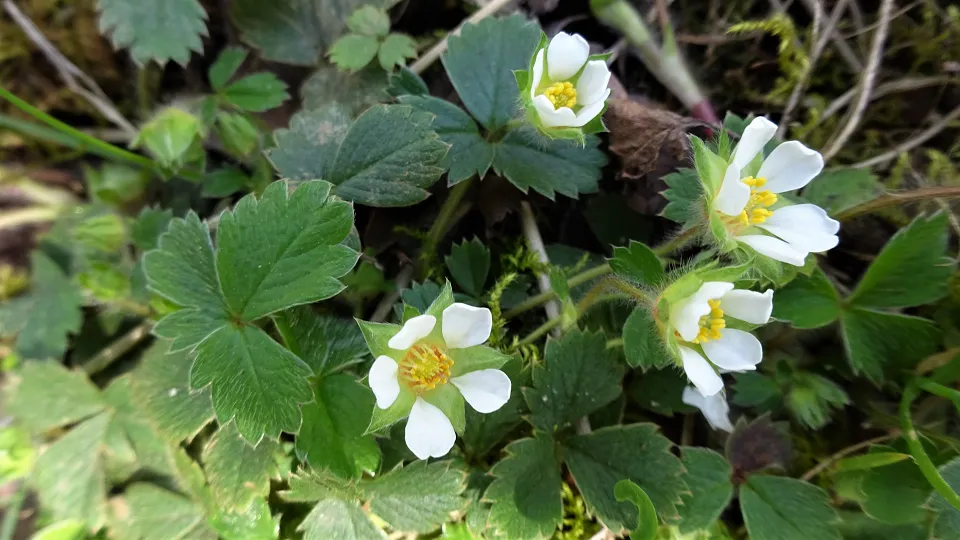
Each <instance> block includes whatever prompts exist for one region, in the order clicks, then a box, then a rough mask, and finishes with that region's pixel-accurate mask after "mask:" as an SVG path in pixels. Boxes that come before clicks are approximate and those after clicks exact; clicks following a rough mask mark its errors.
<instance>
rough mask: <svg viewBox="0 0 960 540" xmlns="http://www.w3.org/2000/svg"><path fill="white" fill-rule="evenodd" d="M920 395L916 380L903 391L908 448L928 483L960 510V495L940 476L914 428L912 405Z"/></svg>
mask: <svg viewBox="0 0 960 540" xmlns="http://www.w3.org/2000/svg"><path fill="white" fill-rule="evenodd" d="M919 394H920V387H919V385H918V382H917V381H916V380H911V381H910V382H909V383H908V384H907V387H906V388H905V389H904V391H903V398H901V400H900V426H901V427H902V428H903V437H904V438H905V439H906V440H907V446H908V447H909V448H910V455H912V456H913V460H914V462H916V464H917V467H919V468H920V472H922V473H923V476H924V477H925V478H926V479H927V482H929V483H930V485H931V486H933V489H934V490H936V492H937V493H939V494H940V496H941V497H943V498H944V499H946V500H947V502H948V503H950V505H951V506H953V507H954V508H956V509H957V510H960V495H957V493H956V492H954V491H953V488H952V487H950V484H948V483H947V481H946V480H944V479H943V477H942V476H940V472H939V471H937V466H936V465H934V463H933V461H932V460H931V459H930V456H928V455H927V452H926V451H925V450H924V449H923V443H922V442H921V441H920V436H919V435H917V430H916V428H914V426H913V420H912V419H911V418H910V405H912V404H913V401H914V400H915V399H917V396H918V395H919Z"/></svg>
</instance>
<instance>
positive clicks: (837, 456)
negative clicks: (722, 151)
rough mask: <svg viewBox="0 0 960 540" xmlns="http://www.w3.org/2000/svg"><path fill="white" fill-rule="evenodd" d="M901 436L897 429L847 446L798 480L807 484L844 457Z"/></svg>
mask: <svg viewBox="0 0 960 540" xmlns="http://www.w3.org/2000/svg"><path fill="white" fill-rule="evenodd" d="M902 434H903V432H902V431H900V430H899V429H895V430H893V431H891V432H890V433H887V434H886V435H881V436H879V437H874V438H872V439H867V440H865V441H862V442H859V443H857V444H854V445H852V446H848V447H846V448H844V449H842V450H840V451H839V452H836V453H834V454H832V455H830V457H828V458H826V459H824V460H823V461H821V462H820V463H817V465H816V466H815V467H813V468H812V469H810V470H809V471H807V472H805V473H803V476H801V477H800V479H801V480H803V481H804V482H809V481H810V480H813V479H814V478H815V477H816V476H817V475H818V474H820V473H822V472H823V471H825V470H827V469H828V468H829V467H830V466H831V465H833V464H834V463H836V462H837V461H840V460H841V459H843V458H845V457H846V456H849V455H850V454H854V453H857V452H859V451H860V450H863V449H864V448H869V447H870V446H873V445H874V444H878V443H882V442H885V441H889V440H890V439H896V438H897V437H899V436H900V435H902Z"/></svg>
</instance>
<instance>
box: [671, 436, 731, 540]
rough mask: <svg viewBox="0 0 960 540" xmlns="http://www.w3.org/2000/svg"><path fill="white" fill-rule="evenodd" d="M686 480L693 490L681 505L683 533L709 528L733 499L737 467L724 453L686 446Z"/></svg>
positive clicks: (678, 509) (684, 452) (684, 475)
mask: <svg viewBox="0 0 960 540" xmlns="http://www.w3.org/2000/svg"><path fill="white" fill-rule="evenodd" d="M683 467H684V469H686V472H685V473H684V474H683V481H684V482H686V484H687V487H688V488H689V489H690V492H689V493H684V494H683V495H681V497H682V498H683V504H682V505H680V506H678V507H677V511H678V512H679V513H680V519H679V520H678V522H677V524H678V525H679V526H680V532H681V533H683V534H689V533H692V532H694V531H698V530H700V529H708V528H710V526H711V525H713V523H714V522H715V521H717V519H719V518H720V514H721V513H723V510H724V509H725V508H726V507H727V505H728V504H730V499H732V498H733V484H732V483H731V480H730V479H731V476H732V474H733V467H731V466H730V463H728V462H727V460H726V459H724V457H723V456H721V455H720V454H718V453H716V452H714V451H713V450H710V449H707V448H694V447H691V446H685V447H683Z"/></svg>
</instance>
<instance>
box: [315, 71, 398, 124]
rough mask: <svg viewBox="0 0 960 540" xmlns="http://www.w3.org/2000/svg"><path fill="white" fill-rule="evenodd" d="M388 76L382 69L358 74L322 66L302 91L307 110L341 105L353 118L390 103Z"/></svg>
mask: <svg viewBox="0 0 960 540" xmlns="http://www.w3.org/2000/svg"><path fill="white" fill-rule="evenodd" d="M386 89H387V76H386V74H385V73H384V72H383V70H382V69H380V68H378V67H375V66H368V67H367V68H365V69H362V70H360V71H358V72H356V73H347V72H344V71H340V70H339V69H337V67H336V66H334V65H326V64H324V65H322V66H321V67H320V68H318V69H317V70H316V71H314V72H313V75H310V77H309V78H308V79H307V80H306V81H304V83H303V85H302V86H301V87H300V96H301V98H303V104H302V107H303V109H304V110H313V109H321V108H324V107H327V106H329V105H330V104H331V103H338V104H340V105H341V106H342V107H343V108H344V110H345V111H347V113H348V114H349V115H350V117H351V118H354V117H356V116H357V115H359V114H360V113H362V112H364V111H366V110H367V109H369V108H370V107H371V106H372V105H376V104H377V103H380V102H382V101H386V100H387V99H388V96H387V93H386Z"/></svg>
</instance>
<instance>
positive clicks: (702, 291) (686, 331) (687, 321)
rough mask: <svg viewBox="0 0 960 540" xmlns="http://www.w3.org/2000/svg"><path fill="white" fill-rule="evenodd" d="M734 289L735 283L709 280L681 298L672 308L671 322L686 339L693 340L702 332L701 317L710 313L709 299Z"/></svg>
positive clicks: (714, 298)
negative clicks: (695, 290)
mask: <svg viewBox="0 0 960 540" xmlns="http://www.w3.org/2000/svg"><path fill="white" fill-rule="evenodd" d="M731 290H733V283H726V282H724V281H708V282H706V283H704V284H703V285H701V286H700V288H699V289H698V290H697V292H695V293H693V294H691V295H690V296H688V297H687V298H684V299H683V300H680V301H679V302H677V303H676V304H674V305H673V306H672V307H671V308H670V324H671V325H672V326H673V329H674V330H676V331H677V333H679V334H680V337H681V338H683V339H684V340H686V341H692V340H693V339H694V338H696V337H697V334H698V333H699V332H700V317H703V316H704V315H706V314H707V313H710V304H709V303H708V301H710V300H716V299H717V298H721V297H722V296H723V295H725V294H726V293H728V292H730V291H731Z"/></svg>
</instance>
